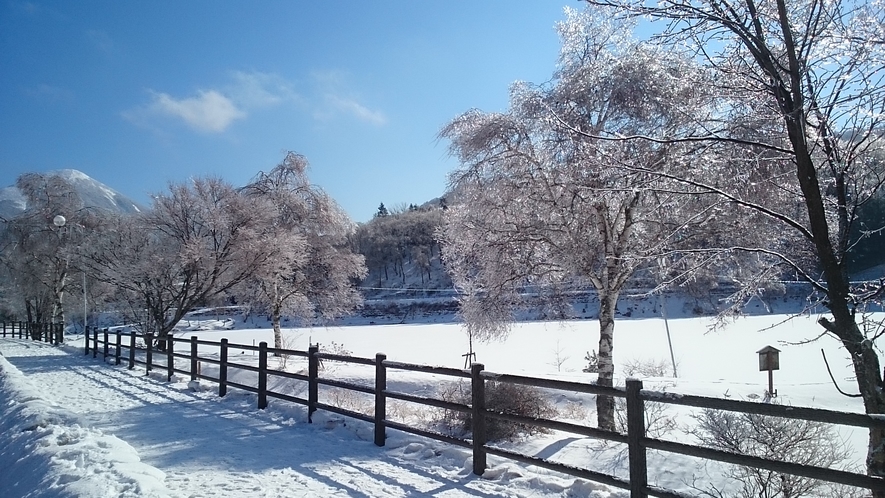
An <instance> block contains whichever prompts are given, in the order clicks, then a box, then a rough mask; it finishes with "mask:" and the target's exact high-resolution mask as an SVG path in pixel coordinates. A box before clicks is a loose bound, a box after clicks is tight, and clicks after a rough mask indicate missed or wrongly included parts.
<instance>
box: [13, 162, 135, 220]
mask: <svg viewBox="0 0 885 498" xmlns="http://www.w3.org/2000/svg"><path fill="white" fill-rule="evenodd" d="M46 174H47V175H58V176H60V177H62V178H64V179H65V180H67V181H68V182H70V184H71V185H72V186H73V187H74V189H75V190H76V191H77V193H78V194H79V195H80V199H82V201H83V205H84V207H88V208H97V209H103V210H106V211H110V212H114V213H124V214H133V213H138V212H141V211H144V209H145V208H144V207H142V206H141V205H139V204H138V203H137V202H135V201H133V200H132V199H130V198H128V197H126V196H125V195H123V194H121V193H119V192H117V191H116V190H114V189H112V188H110V187H108V186H107V185H105V184H103V183H101V182H99V181H98V180H95V179H93V178H91V177H90V176H88V175H86V174H85V173H83V172H81V171H77V170H75V169H61V170H56V171H50V172H47V173H46ZM26 207H27V206H26V201H25V197H24V196H23V195H22V193H21V192H20V191H19V189H18V188H17V187H16V186H15V185H11V186H9V187H6V188H3V189H0V217H3V218H6V219H8V218H11V217H14V216H16V215H18V214H19V213H21V212H22V211H24V210H25V208H26Z"/></svg>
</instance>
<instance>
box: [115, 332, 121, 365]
mask: <svg viewBox="0 0 885 498" xmlns="http://www.w3.org/2000/svg"><path fill="white" fill-rule="evenodd" d="M115 335H116V336H117V350H116V351H115V352H114V365H119V364H120V349H121V347H120V346H122V343H123V334H122V333H121V332H120V331H119V330H117V332H116V334H115Z"/></svg>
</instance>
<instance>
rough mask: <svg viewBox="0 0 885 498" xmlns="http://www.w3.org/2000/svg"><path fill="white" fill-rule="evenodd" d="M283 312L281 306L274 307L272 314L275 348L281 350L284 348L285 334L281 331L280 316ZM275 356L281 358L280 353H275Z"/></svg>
mask: <svg viewBox="0 0 885 498" xmlns="http://www.w3.org/2000/svg"><path fill="white" fill-rule="evenodd" d="M281 314H282V313H281V310H280V307H279V306H274V307H273V310H272V312H271V317H270V318H271V323H272V324H273V347H275V348H276V349H281V348H282V347H283V332H282V331H281V330H280V315H281ZM273 355H274V356H279V355H280V353H274V354H273Z"/></svg>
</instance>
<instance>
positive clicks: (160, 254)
mask: <svg viewBox="0 0 885 498" xmlns="http://www.w3.org/2000/svg"><path fill="white" fill-rule="evenodd" d="M269 217H270V214H269V210H268V209H266V207H265V206H263V205H262V204H261V203H258V202H255V201H253V200H251V199H249V198H247V197H245V196H243V195H240V194H239V193H238V192H237V191H236V190H235V189H234V188H233V187H231V186H230V185H229V184H227V183H225V182H223V181H221V180H219V179H215V178H209V179H195V180H193V181H192V182H190V184H172V185H170V187H169V193H168V194H164V195H158V196H156V197H154V205H153V209H152V210H151V211H149V212H147V213H144V214H143V215H137V216H131V217H130V216H126V217H118V218H117V219H116V220H114V221H113V222H111V223H109V224H108V226H107V227H106V229H104V230H101V231H100V232H96V233H95V234H94V235H93V239H92V242H91V243H90V244H88V245H87V247H88V248H89V249H90V253H89V254H88V257H87V258H86V263H85V264H87V265H88V266H89V268H90V269H91V271H92V272H93V273H94V274H96V275H97V276H98V277H97V278H99V279H100V280H102V281H103V282H106V283H108V284H110V285H113V286H114V287H115V288H116V289H118V296H119V298H120V299H121V300H124V301H125V302H126V303H127V305H128V307H129V309H130V311H131V312H133V315H134V316H136V317H138V318H139V319H140V320H139V321H140V323H141V326H142V327H143V328H144V330H145V331H146V332H151V333H154V334H155V337H157V338H158V339H159V341H158V344H159V346H160V347H161V348H162V347H165V340H164V339H165V337H166V336H167V335H168V334H169V333H170V332H171V331H172V329H173V328H174V327H175V325H176V324H177V323H178V322H179V321H180V320H181V318H182V317H183V316H184V315H185V314H186V313H187V312H188V311H190V310H191V308H192V307H194V306H196V305H199V304H203V303H206V302H207V301H208V300H209V299H212V298H214V297H217V296H220V295H222V294H223V293H224V292H226V291H227V290H229V289H231V288H232V287H233V286H235V285H236V284H238V283H240V282H242V281H243V280H245V279H246V278H248V277H250V276H252V275H254V274H256V273H258V272H260V271H262V270H263V269H264V268H265V267H266V266H267V265H268V264H270V263H271V262H273V261H274V260H275V259H276V258H277V257H278V255H279V253H280V247H279V245H278V244H277V241H278V240H279V238H278V237H277V236H276V234H274V233H273V230H272V225H271V223H270V221H269Z"/></svg>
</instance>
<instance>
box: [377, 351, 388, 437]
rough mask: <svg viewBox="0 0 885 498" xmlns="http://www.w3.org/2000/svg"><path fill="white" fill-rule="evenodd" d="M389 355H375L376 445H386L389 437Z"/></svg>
mask: <svg viewBox="0 0 885 498" xmlns="http://www.w3.org/2000/svg"><path fill="white" fill-rule="evenodd" d="M386 359H387V355H386V354H384V353H378V354H376V355H375V446H384V440H385V439H387V435H386V433H385V425H384V421H385V419H387V396H386V395H385V393H384V391H385V390H386V389H387V368H386V367H385V366H384V360H386Z"/></svg>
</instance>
